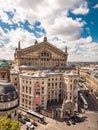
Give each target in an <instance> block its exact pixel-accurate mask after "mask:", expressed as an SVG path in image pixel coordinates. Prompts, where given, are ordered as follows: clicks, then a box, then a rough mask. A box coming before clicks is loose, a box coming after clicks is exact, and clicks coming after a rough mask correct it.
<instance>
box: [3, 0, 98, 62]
mask: <svg viewBox="0 0 98 130" xmlns="http://www.w3.org/2000/svg"><path fill="white" fill-rule="evenodd" d="M7 11H8V12H12V13H13V18H12V19H10V18H9V17H8V15H7V13H6V12H7ZM70 11H72V13H74V14H82V15H84V14H87V13H88V12H89V9H88V5H87V2H85V0H68V1H66V0H37V1H35V0H25V1H24V0H15V1H13V0H10V1H8V0H3V1H0V19H1V20H2V21H3V22H5V23H8V24H13V23H17V24H18V25H19V27H18V29H16V30H13V29H12V30H11V31H10V30H9V31H8V32H7V33H5V32H4V31H3V30H2V28H0V36H1V37H0V52H1V55H0V58H2V57H3V58H6V59H11V58H13V56H14V49H15V48H16V47H17V45H18V41H19V40H20V41H21V46H22V47H27V46H30V45H33V44H34V40H35V39H36V38H35V36H34V34H33V33H30V32H28V31H27V30H24V29H23V27H22V25H20V23H19V22H20V21H21V22H25V20H28V22H29V23H30V26H29V27H31V29H33V26H32V25H34V22H35V20H38V21H40V22H41V26H40V27H43V28H45V30H46V32H47V36H48V39H49V42H50V43H53V44H54V45H55V46H57V47H58V48H60V49H62V50H63V51H64V48H65V46H68V52H69V58H68V59H69V60H74V61H75V60H76V61H77V60H86V61H87V60H96V59H98V57H97V55H98V52H97V50H98V44H97V43H93V40H92V37H91V36H89V37H87V38H81V32H82V30H83V26H84V25H85V22H84V21H83V20H82V19H81V18H78V19H72V18H71V17H69V16H68V13H69V12H70ZM40 34H41V33H40ZM41 35H42V34H41ZM54 37H57V39H58V40H54ZM6 39H9V42H8V44H4V40H6ZM38 40H39V41H40V40H41V41H42V38H40V39H38ZM2 45H4V46H2ZM5 52H6V53H5Z"/></svg>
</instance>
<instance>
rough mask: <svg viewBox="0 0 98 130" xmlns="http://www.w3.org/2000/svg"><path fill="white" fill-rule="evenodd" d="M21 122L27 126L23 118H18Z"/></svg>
mask: <svg viewBox="0 0 98 130" xmlns="http://www.w3.org/2000/svg"><path fill="white" fill-rule="evenodd" d="M18 120H19V122H21V123H22V124H26V121H25V120H24V119H22V118H18Z"/></svg>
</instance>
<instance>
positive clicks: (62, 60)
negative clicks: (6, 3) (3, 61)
mask: <svg viewBox="0 0 98 130" xmlns="http://www.w3.org/2000/svg"><path fill="white" fill-rule="evenodd" d="M67 56H68V53H67V48H66V47H65V52H63V51H61V50H59V49H58V48H56V47H55V46H53V45H52V44H50V43H49V42H47V38H46V37H45V38H44V41H43V42H41V43H39V44H37V45H36V44H35V45H33V46H31V47H28V48H25V49H21V48H20V42H19V45H18V48H17V49H16V50H15V54H14V64H15V65H16V66H21V65H30V66H35V67H36V68H44V69H45V68H47V69H48V68H53V67H54V66H56V65H66V63H67Z"/></svg>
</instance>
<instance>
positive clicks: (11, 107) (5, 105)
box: [0, 60, 19, 119]
mask: <svg viewBox="0 0 98 130" xmlns="http://www.w3.org/2000/svg"><path fill="white" fill-rule="evenodd" d="M8 68H9V66H8V64H7V62H6V61H4V60H3V61H0V70H1V71H0V116H8V117H10V118H12V119H13V118H14V119H15V118H17V108H18V105H19V102H18V93H17V91H16V90H15V87H14V86H12V84H11V83H10V82H9V81H8V79H7V77H9V76H8V75H7V74H8ZM4 70H5V71H4Z"/></svg>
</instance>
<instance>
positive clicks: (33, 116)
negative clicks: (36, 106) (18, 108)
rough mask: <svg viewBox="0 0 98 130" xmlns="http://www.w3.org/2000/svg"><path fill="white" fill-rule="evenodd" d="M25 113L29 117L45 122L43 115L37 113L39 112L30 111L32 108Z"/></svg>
mask: <svg viewBox="0 0 98 130" xmlns="http://www.w3.org/2000/svg"><path fill="white" fill-rule="evenodd" d="M27 115H28V117H29V118H31V119H33V120H35V121H37V122H40V123H45V117H44V116H43V115H42V114H39V113H37V112H35V111H32V110H28V111H27Z"/></svg>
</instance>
